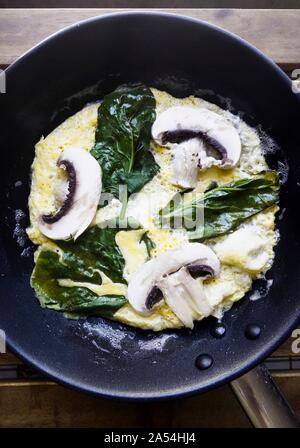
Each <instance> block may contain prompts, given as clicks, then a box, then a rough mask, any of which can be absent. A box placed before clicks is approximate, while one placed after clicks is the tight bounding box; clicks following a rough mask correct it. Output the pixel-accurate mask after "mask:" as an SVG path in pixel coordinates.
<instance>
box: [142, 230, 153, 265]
mask: <svg viewBox="0 0 300 448" xmlns="http://www.w3.org/2000/svg"><path fill="white" fill-rule="evenodd" d="M141 243H144V244H145V246H146V250H147V254H148V259H150V258H151V251H152V249H155V247H156V245H155V243H154V241H152V240H151V238H150V237H149V236H148V232H145V233H144V234H143V235H142V237H141V239H140V244H141Z"/></svg>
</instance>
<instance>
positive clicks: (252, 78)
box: [0, 12, 300, 399]
mask: <svg viewBox="0 0 300 448" xmlns="http://www.w3.org/2000/svg"><path fill="white" fill-rule="evenodd" d="M126 81H142V82H145V83H146V84H148V85H150V86H155V87H158V88H160V89H165V90H168V91H169V92H170V93H172V94H174V95H177V96H187V95H188V94H195V93H196V94H201V95H202V96H204V97H206V98H207V99H209V100H213V101H215V102H217V103H218V104H219V105H221V106H223V107H226V106H225V103H224V100H223V99H222V98H230V99H231V103H230V104H231V107H232V108H233V110H234V111H236V112H237V111H242V112H244V116H243V117H244V119H245V120H246V121H247V122H248V123H250V124H251V125H258V124H260V125H261V126H262V128H263V129H265V130H266V131H267V132H269V133H270V134H271V135H272V137H273V138H275V139H276V141H277V142H278V143H279V145H280V146H281V148H282V151H283V152H282V153H280V152H276V153H275V154H274V155H273V157H272V161H271V163H272V165H273V167H275V168H276V164H278V163H282V162H284V163H286V161H287V162H288V165H289V168H290V171H289V176H288V180H287V182H286V184H285V186H283V188H282V194H281V210H282V211H284V213H283V212H282V213H281V216H280V219H278V228H279V229H280V234H281V238H280V241H279V244H278V247H277V248H276V259H275V263H274V265H273V267H272V269H271V270H270V271H269V273H268V274H267V277H268V278H271V279H273V285H272V286H271V288H270V290H269V292H268V294H267V295H266V297H264V298H263V299H261V300H258V301H251V300H249V297H246V298H245V299H243V300H242V301H240V302H239V303H238V304H236V305H235V306H234V307H233V308H232V310H231V311H229V312H228V313H226V314H225V317H224V320H223V323H224V325H225V327H226V333H225V336H224V337H223V338H215V337H213V336H212V335H211V330H212V328H213V327H214V324H215V321H214V320H212V319H208V320H206V321H203V322H200V323H198V324H197V325H196V327H195V329H194V331H192V332H191V331H186V330H184V331H167V332H163V333H161V334H154V333H150V332H143V331H137V330H134V329H132V328H128V327H125V326H121V325H119V324H116V323H113V322H109V321H106V320H102V319H89V320H88V321H71V320H66V319H65V318H64V317H63V316H62V315H61V314H58V313H56V312H52V311H49V310H44V309H41V308H40V306H39V305H38V302H37V300H36V298H35V297H34V294H33V291H32V289H31V288H30V285H29V277H30V273H31V270H32V266H33V259H32V253H33V248H32V246H31V245H30V243H29V241H28V240H26V237H25V235H24V228H25V227H26V225H27V224H28V211H27V198H28V193H29V186H30V165H31V163H32V160H33V157H34V144H35V143H36V142H37V141H38V139H39V138H40V136H41V135H46V134H47V133H48V132H50V131H51V130H52V129H53V128H55V127H56V126H57V125H58V124H59V123H61V122H62V121H63V120H64V119H66V118H67V117H68V116H69V115H71V114H73V113H75V112H76V111H78V110H79V109H80V108H81V107H83V106H84V105H85V104H86V103H87V102H88V101H93V100H95V99H99V98H101V97H102V96H103V94H105V93H107V92H109V91H110V90H112V89H113V88H114V87H115V86H117V85H118V84H121V83H122V82H126ZM0 101H1V106H0V128H1V153H0V157H1V162H0V165H1V168H0V169H1V216H0V220H1V230H0V232H1V233H0V236H1V245H0V257H1V258H0V274H1V276H0V329H2V330H4V331H5V332H6V335H7V342H8V344H9V347H10V348H11V349H12V350H13V351H14V352H16V353H17V354H18V355H19V356H21V357H22V358H23V359H24V360H25V361H26V362H28V363H30V364H32V365H33V366H34V367H36V368H38V369H40V370H41V371H43V372H44V373H46V374H47V375H49V376H51V377H52V378H54V379H55V380H57V381H59V382H62V383H64V384H66V385H69V386H72V387H75V388H78V389H80V390H83V391H87V392H92V393H95V394H98V395H103V396H108V397H123V398H135V399H137V398H139V399H140V398H162V397H173V396H179V395H184V394H190V393H194V392H200V391H204V390H207V389H209V388H212V387H214V386H216V385H217V384H220V383H222V382H225V381H228V380H230V379H232V378H234V377H236V376H238V375H240V374H241V373H243V372H244V371H246V370H248V369H250V368H251V367H253V366H254V365H255V364H257V363H258V362H260V361H261V360H262V359H263V358H264V357H265V356H266V355H268V354H270V353H271V352H272V351H273V350H274V349H275V348H276V347H277V346H278V344H279V343H280V342H281V341H282V340H283V339H284V338H285V337H286V336H287V335H288V333H289V332H290V331H291V330H292V328H293V327H294V326H295V325H296V323H297V322H298V319H299V316H300V299H299V291H300V262H299V254H300V214H299V193H300V187H299V186H298V184H297V183H298V181H300V171H299V169H300V140H299V124H298V123H299V117H300V102H299V98H298V95H296V94H295V93H293V92H292V90H291V86H290V82H289V80H288V78H287V77H286V76H285V75H284V74H283V72H281V71H280V70H279V69H278V68H277V67H276V66H275V64H273V63H272V62H271V61H270V60H268V59H267V58H266V57H265V56H263V55H262V54H261V53H260V52H259V51H257V50H256V49H255V48H253V47H251V46H250V45H248V44H247V43H245V42H244V41H242V40H241V39H239V38H238V37H236V36H233V35H232V34H229V33H227V32H225V31H223V30H221V29H219V28H216V27H214V26H211V25H209V24H207V23H204V22H200V21H196V20H191V19H187V18H183V17H177V16H175V15H168V14H162V13H148V12H143V13H122V14H113V15H108V16H105V17H101V18H95V19H92V20H88V21H85V22H82V23H80V24H77V25H74V26H72V27H71V28H68V29H66V30H63V31H62V32H60V33H58V34H56V35H54V36H52V37H51V38H49V39H47V40H46V41H45V42H43V43H42V44H40V45H39V46H37V47H35V48H34V49H33V50H31V51H30V52H28V53H27V54H26V55H25V56H23V57H22V58H21V59H19V60H18V61H17V62H16V63H15V64H13V65H12V66H11V67H10V68H9V69H8V70H7V93H6V94H3V95H1V96H0ZM285 159H286V161H285ZM21 254H22V255H21ZM259 287H262V282H260V283H257V284H256V285H255V288H259ZM249 324H256V325H258V326H259V327H260V329H261V335H260V337H258V338H257V339H255V340H250V339H247V338H246V337H245V329H246V327H247V325H249ZM200 354H208V355H210V356H211V358H212V359H213V364H212V366H211V367H210V368H208V369H206V370H200V369H199V368H198V367H197V366H196V364H195V360H196V358H197V357H198V356H199V355H200Z"/></svg>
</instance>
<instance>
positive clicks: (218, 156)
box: [152, 106, 241, 183]
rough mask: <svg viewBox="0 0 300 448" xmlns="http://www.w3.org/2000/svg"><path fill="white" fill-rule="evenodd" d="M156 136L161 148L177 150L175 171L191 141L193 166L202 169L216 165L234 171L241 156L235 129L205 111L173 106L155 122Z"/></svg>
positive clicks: (153, 134) (238, 138)
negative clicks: (181, 153) (179, 158)
mask: <svg viewBox="0 0 300 448" xmlns="http://www.w3.org/2000/svg"><path fill="white" fill-rule="evenodd" d="M152 137H153V139H154V140H155V141H156V142H157V143H158V144H159V145H161V146H166V147H169V148H171V149H172V150H173V151H174V153H175V161H174V171H176V166H175V164H176V163H177V164H178V160H176V153H177V152H178V151H186V148H187V146H186V145H185V143H186V142H188V141H191V140H192V141H193V157H192V159H191V160H190V165H192V164H195V165H196V166H198V168H200V169H206V168H209V167H211V166H213V165H215V166H218V167H219V168H221V169H228V168H232V167H233V166H235V165H236V164H237V162H238V161H239V158H240V154H241V141H240V137H239V135H238V132H237V131H236V129H235V127H234V126H233V125H232V124H231V123H230V122H229V121H227V120H226V119H225V118H224V117H222V116H220V115H219V114H217V113H215V112H212V111H210V110H207V109H204V108H197V107H188V106H176V107H170V108H169V109H167V110H165V111H164V112H162V113H161V114H160V115H159V116H158V117H157V119H156V120H155V122H154V124H153V126H152ZM203 144H204V145H203ZM185 169H186V168H185V166H184V164H183V170H185ZM194 183H195V182H194Z"/></svg>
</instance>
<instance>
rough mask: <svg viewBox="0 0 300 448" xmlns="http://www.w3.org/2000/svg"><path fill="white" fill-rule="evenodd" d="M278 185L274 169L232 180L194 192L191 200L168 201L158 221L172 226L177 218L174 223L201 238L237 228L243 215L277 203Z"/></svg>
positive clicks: (250, 214)
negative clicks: (199, 219) (201, 192)
mask: <svg viewBox="0 0 300 448" xmlns="http://www.w3.org/2000/svg"><path fill="white" fill-rule="evenodd" d="M278 189H279V187H278V175H277V173H276V172H275V171H267V172H265V173H263V174H261V175H257V176H255V177H252V178H246V179H241V180H238V181H234V182H231V183H229V184H226V185H222V186H220V187H217V188H213V189H211V190H209V191H207V192H205V193H204V194H201V195H196V197H194V198H193V199H192V200H191V201H187V202H185V201H184V200H179V201H178V202H177V203H176V205H174V201H171V202H170V203H169V204H168V205H167V206H166V207H165V208H164V209H162V210H161V211H160V216H159V221H160V225H162V226H163V227H167V226H168V225H170V227H174V223H175V222H176V220H177V223H178V222H179V220H181V221H180V222H181V223H182V225H183V227H185V228H187V230H188V232H189V239H190V240H197V241H202V240H205V239H207V238H213V237H216V236H219V235H223V234H225V233H227V232H229V231H231V230H234V229H235V228H237V227H238V226H239V225H240V224H241V223H242V222H243V221H244V220H245V219H247V218H250V217H251V216H253V215H255V214H256V213H258V212H260V211H262V210H264V209H266V208H267V207H270V206H271V205H273V204H275V203H277V202H278V200H279V192H278ZM197 212H198V213H199V212H200V213H201V212H202V213H203V221H202V222H200V223H197V219H196V213H197ZM200 213H199V216H201V214H200ZM193 223H195V224H194V228H193Z"/></svg>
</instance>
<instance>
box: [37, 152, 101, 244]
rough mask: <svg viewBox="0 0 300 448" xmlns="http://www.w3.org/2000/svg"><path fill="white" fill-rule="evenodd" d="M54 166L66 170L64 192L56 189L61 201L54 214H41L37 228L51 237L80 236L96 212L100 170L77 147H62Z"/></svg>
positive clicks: (58, 238)
mask: <svg viewBox="0 0 300 448" xmlns="http://www.w3.org/2000/svg"><path fill="white" fill-rule="evenodd" d="M57 166H58V167H59V168H62V169H64V170H66V171H67V173H68V183H67V191H66V194H65V195H64V194H62V192H60V196H61V198H63V199H64V200H63V203H62V206H61V208H60V209H59V210H58V211H57V212H56V213H55V214H54V215H42V216H41V218H40V221H39V229H40V231H41V232H42V233H43V234H44V235H45V236H47V237H48V238H51V239H53V240H66V239H70V238H74V240H75V239H76V238H78V237H79V235H81V234H82V233H83V232H84V231H85V230H86V228H87V227H88V226H89V225H90V223H91V221H92V220H93V218H94V216H95V213H96V211H97V206H98V203H99V199H100V194H101V188H102V172H101V168H100V166H99V164H98V162H97V161H96V159H95V158H94V157H93V156H91V154H89V153H88V152H87V151H85V150H84V149H81V148H76V147H70V148H67V149H65V150H64V152H63V153H62V154H61V156H60V157H59V159H58V161H57Z"/></svg>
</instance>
